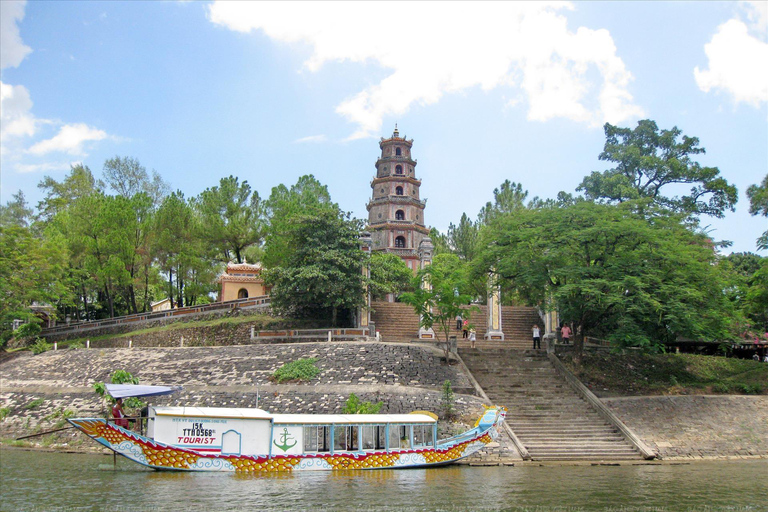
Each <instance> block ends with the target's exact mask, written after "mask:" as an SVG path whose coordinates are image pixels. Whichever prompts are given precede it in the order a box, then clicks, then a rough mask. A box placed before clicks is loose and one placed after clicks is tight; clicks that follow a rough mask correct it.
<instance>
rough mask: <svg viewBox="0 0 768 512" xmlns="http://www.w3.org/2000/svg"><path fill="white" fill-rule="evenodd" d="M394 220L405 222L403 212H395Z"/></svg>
mask: <svg viewBox="0 0 768 512" xmlns="http://www.w3.org/2000/svg"><path fill="white" fill-rule="evenodd" d="M395 220H405V212H404V211H403V210H397V211H396V212H395Z"/></svg>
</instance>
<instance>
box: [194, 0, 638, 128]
mask: <svg viewBox="0 0 768 512" xmlns="http://www.w3.org/2000/svg"><path fill="white" fill-rule="evenodd" d="M569 9H573V6H572V5H571V4H570V3H567V2H532V3H529V2H472V3H469V2H444V3H440V4H435V3H432V2H409V3H407V4H392V3H388V2H354V3H350V2H339V3H335V2H331V3H326V2H323V3H319V2H318V3H315V2H309V3H303V2H302V3H295V2H275V3H273V2H253V3H251V2H226V1H216V2H214V3H213V4H212V5H210V7H209V12H208V16H209V19H210V20H211V22H213V23H215V24H218V25H221V26H223V27H226V28H228V29H230V30H233V31H238V32H244V33H247V32H250V31H259V30H261V31H263V33H264V34H266V35H267V36H268V37H270V38H271V39H274V40H276V41H280V42H284V43H298V44H304V45H308V46H309V47H310V48H311V49H312V55H311V56H310V58H309V59H308V60H307V61H306V62H305V67H306V69H307V70H309V71H317V70H319V69H320V68H321V67H322V66H323V65H324V64H325V63H326V62H342V61H350V62H359V63H369V62H370V63H374V64H377V65H379V66H381V67H382V68H385V69H387V70H391V74H389V76H387V77H385V78H384V79H383V80H381V81H380V82H379V83H376V84H373V85H371V86H369V87H367V88H365V89H364V90H362V91H359V92H358V93H356V94H354V95H353V96H352V97H350V98H348V99H346V100H345V101H343V102H342V103H341V104H339V105H338V106H337V109H336V111H337V112H338V113H339V114H341V115H343V116H344V117H346V118H347V119H348V120H349V121H351V122H352V123H354V124H355V125H357V130H356V131H355V133H354V134H353V135H352V137H351V138H360V137H368V136H372V135H375V134H378V133H379V132H380V130H381V125H382V121H383V118H384V117H385V116H388V115H400V114H403V113H405V112H407V111H408V110H409V109H410V108H411V107H412V106H414V105H430V104H433V103H435V102H437V101H439V100H440V99H441V98H442V97H443V96H444V95H445V94H451V93H458V92H461V91H465V90H468V89H470V88H473V87H479V88H481V89H482V90H491V89H495V88H497V87H507V88H512V90H513V94H514V95H521V96H522V97H523V100H524V103H527V109H528V112H527V116H528V119H530V120H535V121H546V120H549V119H553V118H567V119H571V120H573V121H576V122H580V123H585V124H588V125H592V126H595V125H601V124H602V123H603V122H605V121H609V122H612V123H618V122H621V121H626V120H627V119H630V118H636V117H638V116H642V115H643V112H642V109H641V108H640V107H639V106H637V105H635V104H634V103H633V99H632V95H631V94H630V92H629V89H628V86H629V83H630V81H631V80H632V75H631V74H630V73H629V71H628V70H627V69H626V67H625V66H624V63H623V61H622V60H621V59H620V58H619V57H618V56H617V55H616V47H615V45H614V43H613V39H612V38H611V35H610V34H609V33H608V31H606V30H592V29H589V28H585V27H580V28H578V29H577V30H575V31H573V30H570V29H569V28H568V24H567V19H566V17H565V16H564V15H563V14H562V12H563V11H567V10H569ZM514 103H522V102H520V101H519V100H513V102H512V103H511V104H514Z"/></svg>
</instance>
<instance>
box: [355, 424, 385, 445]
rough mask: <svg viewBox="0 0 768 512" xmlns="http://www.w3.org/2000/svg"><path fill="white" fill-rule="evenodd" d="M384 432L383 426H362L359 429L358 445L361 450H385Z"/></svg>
mask: <svg viewBox="0 0 768 512" xmlns="http://www.w3.org/2000/svg"><path fill="white" fill-rule="evenodd" d="M386 432H387V429H386V428H385V427H384V425H363V426H362V427H360V444H361V445H362V447H363V450H384V449H386V444H385V443H386Z"/></svg>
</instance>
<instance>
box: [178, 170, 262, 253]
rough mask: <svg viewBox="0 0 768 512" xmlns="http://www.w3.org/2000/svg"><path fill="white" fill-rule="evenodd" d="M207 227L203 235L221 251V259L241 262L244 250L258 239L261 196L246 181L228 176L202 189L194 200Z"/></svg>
mask: <svg viewBox="0 0 768 512" xmlns="http://www.w3.org/2000/svg"><path fill="white" fill-rule="evenodd" d="M193 204H194V205H195V207H196V209H197V210H198V211H199V212H200V217H201V222H202V223H203V225H205V226H206V229H205V230H204V231H203V232H202V234H203V237H204V238H205V239H206V240H207V241H208V242H209V243H210V244H212V245H213V246H215V247H216V248H217V249H218V250H219V251H220V253H221V256H222V259H223V260H224V261H233V260H234V261H237V263H242V262H243V251H244V250H245V249H246V248H247V247H249V246H252V245H257V244H259V243H260V242H261V237H262V214H261V198H260V197H259V194H258V192H256V191H255V190H254V191H253V192H251V186H250V185H248V182H247V181H244V182H242V183H240V182H239V180H238V178H235V177H234V176H229V177H228V178H222V179H221V180H220V181H219V186H217V187H211V188H208V189H206V190H204V191H203V192H202V193H201V194H200V195H199V196H198V197H197V198H196V199H195V200H194V201H193Z"/></svg>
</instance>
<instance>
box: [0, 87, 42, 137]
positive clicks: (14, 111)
mask: <svg viewBox="0 0 768 512" xmlns="http://www.w3.org/2000/svg"><path fill="white" fill-rule="evenodd" d="M31 108H32V100H31V99H30V98H29V91H28V90H27V88H26V87H24V86H23V85H9V84H5V83H3V82H0V138H2V139H5V138H6V137H8V136H21V135H27V136H32V135H34V134H35V125H36V123H35V117H34V116H33V115H32V114H30V112H29V111H30V109H31Z"/></svg>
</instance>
